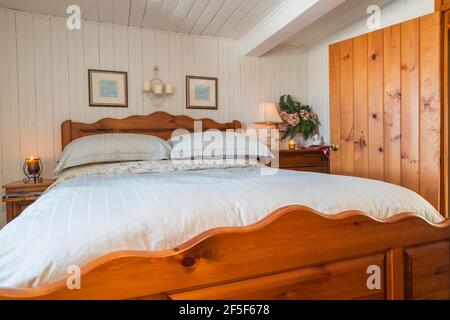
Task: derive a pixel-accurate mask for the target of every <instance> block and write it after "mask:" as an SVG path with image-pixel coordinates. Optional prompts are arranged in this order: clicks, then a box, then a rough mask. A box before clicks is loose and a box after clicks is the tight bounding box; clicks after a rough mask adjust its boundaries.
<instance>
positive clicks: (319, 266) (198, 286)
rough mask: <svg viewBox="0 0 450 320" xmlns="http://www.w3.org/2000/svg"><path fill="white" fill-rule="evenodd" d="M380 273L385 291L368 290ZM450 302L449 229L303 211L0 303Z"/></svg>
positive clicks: (164, 123)
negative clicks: (70, 286) (69, 285)
mask: <svg viewBox="0 0 450 320" xmlns="http://www.w3.org/2000/svg"><path fill="white" fill-rule="evenodd" d="M202 123H203V129H204V130H206V129H210V128H216V129H219V130H227V129H239V128H241V125H240V123H239V122H238V121H234V122H232V123H226V124H219V123H217V122H215V121H213V120H209V119H208V120H202ZM179 128H184V129H188V130H190V131H192V130H193V128H194V120H193V119H191V118H189V117H186V116H171V115H169V114H166V113H162V112H158V113H155V114H153V115H150V116H134V117H130V118H128V119H124V120H116V119H103V120H100V121H98V122H96V123H93V124H82V123H74V122H71V121H66V122H64V123H63V125H62V144H63V146H65V145H67V144H68V143H69V142H70V141H73V140H75V139H77V138H80V137H82V136H85V135H89V134H98V133H105V132H137V133H144V134H152V135H157V136H160V137H162V138H165V139H167V138H168V137H169V136H170V134H171V132H172V131H173V130H175V129H179ZM174 223H175V222H174ZM374 268H375V269H374ZM373 270H375V271H373ZM378 271H379V276H380V277H381V286H380V287H379V288H372V287H371V288H370V289H369V287H370V286H369V287H368V285H367V284H368V281H369V283H372V282H371V280H370V279H372V280H373V277H372V278H370V277H371V276H377V275H378V274H377V273H378ZM372 272H374V273H372ZM369 278H370V279H369ZM449 298H450V221H448V220H447V221H445V222H443V223H441V224H439V225H431V224H429V223H428V222H426V221H425V220H423V219H421V218H419V217H418V216H416V215H414V214H411V213H405V214H400V215H397V216H395V217H393V218H391V219H388V220H385V221H376V220H374V219H373V218H370V217H368V216H367V215H366V214H364V213H363V212H357V211H349V212H344V213H341V214H339V215H336V216H325V215H323V214H321V213H319V212H316V211H314V210H312V209H310V208H306V207H302V206H291V207H286V208H280V209H279V210H277V211H275V212H274V213H272V214H271V215H269V216H268V217H267V218H266V219H264V220H263V221H260V222H259V223H257V224H255V225H252V226H247V227H240V228H220V229H214V230H210V231H207V232H205V233H203V234H201V235H199V236H197V237H195V238H194V239H192V240H190V241H188V242H187V243H185V244H182V245H180V246H179V247H176V248H173V249H172V250H167V251H163V252H155V253H152V252H116V253H111V254H109V255H107V256H105V257H102V258H100V259H98V260H96V261H92V262H91V263H90V264H89V265H87V266H84V268H82V277H81V289H80V290H76V289H75V290H69V289H67V286H66V280H65V279H64V280H61V281H59V282H57V283H54V284H52V285H49V286H45V287H39V288H34V289H17V290H14V289H13V290H11V289H9V290H2V289H0V299H449Z"/></svg>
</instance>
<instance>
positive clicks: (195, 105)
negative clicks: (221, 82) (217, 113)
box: [186, 76, 218, 110]
mask: <svg viewBox="0 0 450 320" xmlns="http://www.w3.org/2000/svg"><path fill="white" fill-rule="evenodd" d="M217 82H218V79H217V78H209V77H194V76H186V108H188V109H206V110H217V109H218V87H217Z"/></svg>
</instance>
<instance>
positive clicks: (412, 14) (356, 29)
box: [307, 0, 434, 143]
mask: <svg viewBox="0 0 450 320" xmlns="http://www.w3.org/2000/svg"><path fill="white" fill-rule="evenodd" d="M432 12H434V0H396V1H394V2H392V3H390V4H389V5H387V6H385V7H383V8H382V14H381V23H382V27H383V28H384V27H387V26H390V25H394V24H397V23H400V22H403V21H406V20H409V19H414V18H416V17H419V16H423V15H426V14H429V13H432ZM366 21H367V20H366V19H362V20H361V21H358V22H357V23H354V24H351V25H349V26H348V27H345V28H343V29H341V30H339V31H337V32H336V33H334V34H332V35H331V36H329V37H327V38H326V39H324V40H322V41H320V42H318V43H316V44H314V45H312V46H309V48H308V52H309V53H308V55H309V58H308V61H309V62H308V63H309V72H308V74H309V80H308V87H309V94H308V95H307V96H308V97H309V103H310V104H311V105H313V106H316V108H315V109H316V110H317V111H318V114H319V118H320V119H321V122H322V124H323V125H322V134H323V135H324V137H325V141H326V142H327V143H330V142H331V143H335V142H333V141H330V131H329V90H328V88H329V80H328V79H329V77H328V46H329V45H330V44H332V43H335V42H339V41H342V40H345V39H349V38H352V37H356V36H358V35H362V34H365V33H367V32H370V30H369V29H368V28H367V24H366Z"/></svg>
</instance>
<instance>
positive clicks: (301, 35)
mask: <svg viewBox="0 0 450 320" xmlns="http://www.w3.org/2000/svg"><path fill="white" fill-rule="evenodd" d="M392 1H393V0H347V1H345V2H344V3H343V4H341V5H340V6H338V7H337V8H336V9H334V10H333V11H331V12H329V13H328V14H327V15H324V16H323V17H322V18H320V19H318V20H316V21H315V22H313V23H311V24H310V25H308V26H307V27H306V28H304V29H303V30H301V31H299V32H298V33H297V34H296V35H294V36H293V37H292V38H291V39H289V40H288V41H286V43H287V44H290V45H296V46H308V45H311V44H313V43H315V42H316V41H319V40H322V39H324V38H326V37H327V36H329V35H330V34H332V33H333V32H335V31H337V30H340V29H342V28H344V27H346V26H348V25H350V24H352V23H354V22H356V21H358V20H360V19H362V18H364V17H368V15H367V8H368V7H369V6H370V5H373V4H374V5H378V6H380V7H383V6H385V5H387V4H389V3H390V2H392Z"/></svg>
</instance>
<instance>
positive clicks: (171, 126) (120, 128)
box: [61, 112, 242, 149]
mask: <svg viewBox="0 0 450 320" xmlns="http://www.w3.org/2000/svg"><path fill="white" fill-rule="evenodd" d="M195 121H201V122H202V129H203V131H206V130H209V129H217V130H220V131H226V130H229V129H232V130H238V129H241V128H242V125H241V123H240V122H239V121H233V122H229V123H218V122H216V121H214V120H211V119H199V120H195V119H192V118H190V117H188V116H173V115H170V114H168V113H166V112H155V113H152V114H150V115H148V116H131V117H128V118H126V119H112V118H106V119H102V120H99V121H97V122H94V123H81V122H72V121H71V120H67V121H64V122H63V124H62V125H61V138H62V139H61V142H62V148H63V149H64V147H65V146H66V145H68V144H69V143H70V142H72V141H73V140H76V139H78V138H81V137H85V136H89V135H94V134H101V133H139V134H147V135H153V136H157V137H160V138H162V139H164V140H168V139H170V138H171V136H172V132H173V131H174V130H176V129H186V130H188V131H190V132H193V131H194V122H195Z"/></svg>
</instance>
